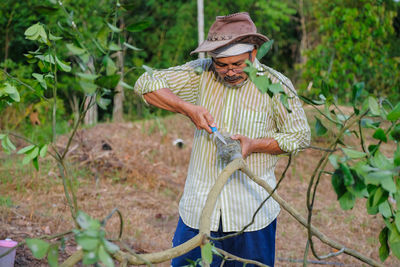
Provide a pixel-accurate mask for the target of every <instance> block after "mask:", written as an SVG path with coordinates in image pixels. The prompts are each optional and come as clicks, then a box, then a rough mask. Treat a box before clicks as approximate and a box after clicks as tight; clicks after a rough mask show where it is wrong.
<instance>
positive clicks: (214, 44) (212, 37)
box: [190, 12, 269, 55]
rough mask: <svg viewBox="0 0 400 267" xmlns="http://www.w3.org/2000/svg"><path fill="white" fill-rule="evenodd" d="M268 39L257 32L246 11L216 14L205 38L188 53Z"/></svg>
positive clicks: (255, 42)
mask: <svg viewBox="0 0 400 267" xmlns="http://www.w3.org/2000/svg"><path fill="white" fill-rule="evenodd" d="M268 40H269V39H268V37H266V36H264V35H262V34H259V33H257V28H256V25H254V22H253V21H252V20H251V18H250V16H249V14H248V13H247V12H241V13H235V14H231V15H228V16H218V17H216V20H215V22H214V23H213V25H211V28H210V30H209V31H208V36H207V40H205V41H204V42H203V43H201V44H200V45H199V46H198V47H197V48H196V49H195V50H194V51H192V52H191V53H190V54H191V55H192V54H194V53H200V52H210V51H213V50H216V49H218V48H220V47H223V46H225V45H228V44H232V43H250V44H254V45H257V46H260V45H262V44H263V43H265V42H266V41H268Z"/></svg>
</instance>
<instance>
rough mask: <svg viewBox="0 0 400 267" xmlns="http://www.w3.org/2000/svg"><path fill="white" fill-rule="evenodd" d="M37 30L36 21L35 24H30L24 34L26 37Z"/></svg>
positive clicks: (33, 34)
mask: <svg viewBox="0 0 400 267" xmlns="http://www.w3.org/2000/svg"><path fill="white" fill-rule="evenodd" d="M38 32H39V24H38V23H36V24H33V25H32V26H30V27H29V28H28V29H26V30H25V32H24V35H25V36H26V37H32V36H35V35H38ZM31 40H32V39H31Z"/></svg>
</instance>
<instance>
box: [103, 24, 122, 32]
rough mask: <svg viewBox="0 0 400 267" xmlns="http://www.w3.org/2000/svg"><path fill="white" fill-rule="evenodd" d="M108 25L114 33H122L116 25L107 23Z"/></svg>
mask: <svg viewBox="0 0 400 267" xmlns="http://www.w3.org/2000/svg"><path fill="white" fill-rule="evenodd" d="M106 23H107V26H108V27H109V28H110V29H111V30H112V31H113V32H117V33H118V32H121V31H122V30H121V29H119V28H117V27H115V26H114V25H112V24H110V23H108V22H106Z"/></svg>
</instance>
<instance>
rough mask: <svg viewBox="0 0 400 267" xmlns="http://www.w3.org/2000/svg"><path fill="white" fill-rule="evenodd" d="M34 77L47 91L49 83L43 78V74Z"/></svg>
mask: <svg viewBox="0 0 400 267" xmlns="http://www.w3.org/2000/svg"><path fill="white" fill-rule="evenodd" d="M32 76H33V77H34V78H35V79H36V80H37V81H38V82H39V84H40V85H41V86H42V87H43V89H47V83H46V81H45V80H44V78H43V74H39V73H32Z"/></svg>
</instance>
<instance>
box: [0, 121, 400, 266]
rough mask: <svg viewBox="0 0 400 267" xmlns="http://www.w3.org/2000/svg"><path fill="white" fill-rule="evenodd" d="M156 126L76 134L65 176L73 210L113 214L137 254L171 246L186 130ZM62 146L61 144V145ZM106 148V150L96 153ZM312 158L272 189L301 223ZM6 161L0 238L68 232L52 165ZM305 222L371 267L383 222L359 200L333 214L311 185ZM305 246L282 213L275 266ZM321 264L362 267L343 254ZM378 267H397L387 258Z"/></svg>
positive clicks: (322, 191)
mask: <svg viewBox="0 0 400 267" xmlns="http://www.w3.org/2000/svg"><path fill="white" fill-rule="evenodd" d="M155 125H156V124H155V123H154V122H138V123H134V124H132V123H125V124H99V125H97V126H95V127H93V128H90V129H84V130H81V131H80V132H79V134H78V136H77V138H76V139H75V140H74V142H73V145H72V147H73V148H74V150H73V151H72V152H71V153H70V154H69V156H68V158H69V160H70V161H69V162H70V165H71V176H72V177H73V180H74V181H75V183H76V184H79V186H78V192H77V196H78V201H79V207H80V209H82V210H84V211H86V212H87V213H89V214H90V215H92V216H93V217H95V218H99V219H102V218H104V217H105V216H107V214H108V213H109V212H110V211H111V210H112V209H113V208H118V209H119V210H120V211H121V212H122V213H123V216H124V223H125V225H124V234H123V240H124V241H125V242H126V243H128V244H129V245H130V246H131V247H132V248H133V249H135V250H136V251H138V252H153V251H160V250H163V249H166V248H169V247H170V246H171V240H172V235H173V232H174V229H175V226H176V222H177V219H178V201H179V198H180V195H181V192H182V190H183V186H184V181H185V175H186V168H187V165H188V161H189V157H190V150H191V146H192V136H193V129H192V125H191V124H190V122H189V121H188V120H187V119H185V118H183V117H181V116H172V117H168V118H165V119H163V120H162V125H163V126H164V127H165V130H166V131H165V134H163V131H162V130H160V129H162V127H161V128H159V127H157V126H155ZM176 138H181V139H183V140H184V141H185V146H184V148H183V149H179V148H177V147H176V146H174V145H173V144H172V142H173V140H175V139H176ZM65 142H66V139H65V137H64V138H61V139H60V141H59V144H60V146H62V145H63V144H65ZM324 142H326V139H317V143H315V145H321V146H323V145H324ZM105 143H106V144H107V145H108V146H110V147H111V150H104V148H105V147H104V144H105ZM106 148H107V147H106ZM320 155H321V152H319V151H315V150H307V151H304V152H302V153H301V154H299V155H298V156H297V157H296V158H295V160H294V163H293V165H292V169H291V171H289V172H288V174H287V177H286V178H285V181H284V182H283V183H282V184H281V188H280V189H279V194H280V195H281V196H283V197H284V198H285V199H286V200H287V201H288V202H289V203H291V204H292V205H293V206H294V207H296V208H297V209H298V210H299V211H300V212H301V213H302V214H303V215H306V208H305V195H306V190H307V185H308V181H309V176H310V173H311V172H312V170H313V167H314V166H315V164H316V162H317V159H318V158H319V157H320ZM12 158H13V159H12V160H9V159H5V158H4V157H3V158H0V160H1V162H4V163H5V162H7V164H3V167H0V175H1V176H0V181H1V184H0V196H3V197H10V198H11V199H12V202H13V206H12V207H6V206H4V205H3V206H0V239H3V238H5V237H12V238H13V239H16V240H17V241H21V240H23V239H24V238H26V237H37V236H40V235H43V234H54V233H58V232H61V231H65V230H68V229H70V228H72V227H73V225H72V222H71V219H70V212H69V208H68V206H67V204H66V201H65V197H64V195H63V188H62V184H61V182H60V178H59V177H58V175H57V170H56V168H55V167H53V166H52V164H51V160H50V159H46V160H44V161H42V162H41V163H42V168H41V171H40V172H38V173H37V172H35V171H34V170H32V167H31V166H29V167H24V168H21V166H19V165H18V164H17V163H15V162H18V161H17V156H12ZM10 162H11V163H10ZM284 166H285V159H282V160H280V161H279V164H278V167H277V174H279V173H280V172H281V171H282V170H283V167H284ZM277 176H278V175H277ZM117 217H118V216H113V217H112V219H110V221H109V222H108V224H107V231H108V235H109V237H110V238H112V237H116V236H117V235H118V231H119V220H118V218H117ZM313 223H314V224H315V225H316V226H317V227H318V228H320V230H321V231H322V232H324V233H325V234H327V235H328V236H329V237H331V238H334V239H336V240H338V241H340V242H343V243H344V244H345V245H346V246H348V247H350V248H353V249H356V250H359V251H360V252H362V253H363V254H365V255H367V256H369V257H372V258H374V259H376V260H379V257H378V248H379V241H378V235H379V231H380V229H381V228H382V227H383V222H382V219H381V218H379V217H377V216H370V215H367V214H366V209H365V201H360V200H359V201H358V202H357V205H356V207H354V209H353V210H351V211H342V210H341V209H340V206H339V203H338V202H337V201H336V195H335V193H334V191H333V189H332V186H331V184H330V178H329V177H328V176H323V179H322V180H321V183H320V186H319V190H318V193H317V199H316V205H315V209H314V216H313ZM305 244H306V231H305V229H304V228H303V227H302V226H301V225H299V224H298V223H297V222H296V221H295V220H294V219H293V218H292V217H290V215H288V214H287V213H286V212H285V211H282V212H281V214H280V215H279V217H278V230H277V250H276V256H277V257H278V258H279V260H277V262H276V266H301V265H302V264H301V263H292V262H288V261H285V260H284V259H289V258H290V259H302V258H303V252H304V248H305ZM315 244H316V248H317V251H318V252H319V253H320V254H325V253H328V252H332V249H330V248H328V247H327V246H325V245H323V244H321V243H320V242H319V241H317V240H316V241H315ZM74 250H75V244H74V243H73V242H72V241H68V242H67V247H66V251H65V252H64V253H62V254H61V257H62V258H65V257H67V255H68V254H70V253H72V252H73V251H74ZM309 258H310V259H313V258H312V257H311V256H310V257H309ZM326 261H329V262H336V263H341V264H350V265H352V266H363V265H362V264H361V263H360V262H359V261H357V260H356V259H354V258H352V257H349V256H346V255H340V256H338V257H336V258H331V259H329V260H326ZM385 264H387V266H400V262H399V261H398V260H397V259H395V258H394V257H393V256H390V257H389V258H388V259H387V261H386V262H385ZM311 265H312V264H311ZM16 266H46V264H45V263H44V262H41V261H37V260H33V259H32V256H31V255H30V252H29V251H28V250H26V249H25V248H19V249H18V250H17V261H16ZM158 266H169V264H168V263H164V264H160V265H158Z"/></svg>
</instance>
